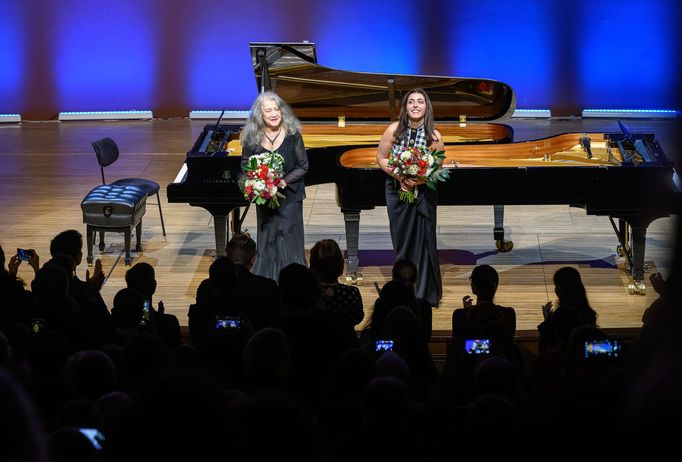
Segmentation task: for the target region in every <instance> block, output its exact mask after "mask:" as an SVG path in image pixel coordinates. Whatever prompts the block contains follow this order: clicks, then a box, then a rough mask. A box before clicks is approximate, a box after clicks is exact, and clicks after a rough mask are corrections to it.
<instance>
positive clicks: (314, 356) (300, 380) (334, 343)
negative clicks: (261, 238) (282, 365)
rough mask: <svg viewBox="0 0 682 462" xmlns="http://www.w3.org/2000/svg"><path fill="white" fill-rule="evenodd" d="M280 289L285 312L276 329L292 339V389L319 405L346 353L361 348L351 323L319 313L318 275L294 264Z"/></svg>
mask: <svg viewBox="0 0 682 462" xmlns="http://www.w3.org/2000/svg"><path fill="white" fill-rule="evenodd" d="M279 288H280V292H281V296H282V302H283V307H284V312H283V313H282V314H281V315H280V316H278V317H277V319H276V320H275V322H274V327H277V328H278V329H280V330H282V331H283V332H284V333H285V334H286V336H287V339H288V340H289V347H290V352H291V379H292V380H291V383H292V389H293V390H294V391H295V392H296V393H297V394H298V396H299V397H301V398H303V399H306V400H309V404H312V405H319V404H321V402H322V398H323V395H324V384H325V382H326V379H327V375H328V374H329V372H330V371H331V369H332V368H333V366H334V364H336V362H337V361H338V359H339V358H340V357H341V355H342V354H343V352H344V351H346V350H347V349H349V348H352V347H355V346H357V344H358V342H357V337H356V335H355V331H354V330H353V327H352V326H351V325H350V324H349V323H339V322H337V320H336V319H335V318H334V317H332V316H330V315H329V314H327V313H324V312H320V311H317V308H318V307H319V303H320V299H321V289H320V284H319V282H318V280H317V276H316V275H315V273H313V272H312V271H311V270H310V269H308V268H307V267H305V266H303V265H300V264H297V263H292V264H291V265H288V266H286V267H284V268H282V270H281V271H280V276H279Z"/></svg>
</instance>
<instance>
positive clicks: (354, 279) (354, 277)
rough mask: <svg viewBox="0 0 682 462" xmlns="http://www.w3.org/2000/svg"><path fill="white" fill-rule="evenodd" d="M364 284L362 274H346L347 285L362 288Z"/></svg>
mask: <svg viewBox="0 0 682 462" xmlns="http://www.w3.org/2000/svg"><path fill="white" fill-rule="evenodd" d="M362 284H363V279H362V273H348V274H346V285H349V286H361V285H362Z"/></svg>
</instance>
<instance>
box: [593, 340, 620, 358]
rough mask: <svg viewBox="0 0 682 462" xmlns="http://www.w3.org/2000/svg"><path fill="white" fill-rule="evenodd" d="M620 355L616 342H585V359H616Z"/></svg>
mask: <svg viewBox="0 0 682 462" xmlns="http://www.w3.org/2000/svg"><path fill="white" fill-rule="evenodd" d="M619 354H620V344H619V343H618V340H613V341H611V340H604V339H602V340H586V341H585V358H590V357H595V356H597V357H616V356H618V355H619Z"/></svg>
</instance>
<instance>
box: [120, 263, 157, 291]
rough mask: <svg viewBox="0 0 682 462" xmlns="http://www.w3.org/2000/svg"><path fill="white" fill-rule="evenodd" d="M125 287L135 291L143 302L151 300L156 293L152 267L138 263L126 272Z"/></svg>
mask: <svg viewBox="0 0 682 462" xmlns="http://www.w3.org/2000/svg"><path fill="white" fill-rule="evenodd" d="M125 278H126V286H128V288H129V289H135V290H137V291H138V292H139V293H140V294H141V295H142V296H143V297H144V299H145V300H151V298H152V295H154V292H156V275H155V273H154V267H153V266H152V265H150V264H149V263H145V262H140V263H137V264H135V265H134V266H133V267H132V268H130V269H129V270H128V271H126V276H125Z"/></svg>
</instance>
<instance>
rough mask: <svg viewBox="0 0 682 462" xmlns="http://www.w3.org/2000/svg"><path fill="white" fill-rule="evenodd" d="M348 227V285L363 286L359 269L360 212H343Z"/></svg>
mask: <svg viewBox="0 0 682 462" xmlns="http://www.w3.org/2000/svg"><path fill="white" fill-rule="evenodd" d="M342 212H343V221H344V224H345V226H346V268H347V272H346V283H349V284H357V285H362V274H361V273H360V271H359V269H360V266H359V260H358V242H359V240H360V211H359V210H342Z"/></svg>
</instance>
